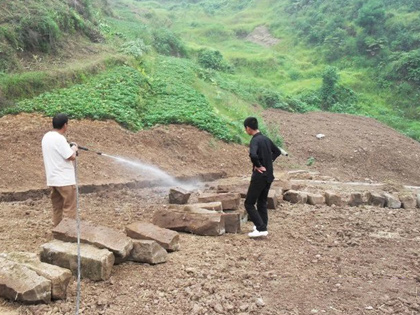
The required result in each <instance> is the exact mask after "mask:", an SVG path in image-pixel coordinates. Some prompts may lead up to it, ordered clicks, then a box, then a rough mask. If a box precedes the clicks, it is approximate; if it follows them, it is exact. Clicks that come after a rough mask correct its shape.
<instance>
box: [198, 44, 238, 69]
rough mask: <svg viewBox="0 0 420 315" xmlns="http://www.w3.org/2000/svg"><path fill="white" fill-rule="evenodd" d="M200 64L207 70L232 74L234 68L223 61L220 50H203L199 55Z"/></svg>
mask: <svg viewBox="0 0 420 315" xmlns="http://www.w3.org/2000/svg"><path fill="white" fill-rule="evenodd" d="M198 63H199V65H201V66H202V67H203V68H205V69H214V70H221V71H227V72H231V71H232V67H231V66H230V65H229V64H228V63H227V62H226V61H225V60H224V59H223V55H222V54H221V53H220V51H218V50H212V49H202V50H200V51H199V53H198Z"/></svg>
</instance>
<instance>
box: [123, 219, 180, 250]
mask: <svg viewBox="0 0 420 315" xmlns="http://www.w3.org/2000/svg"><path fill="white" fill-rule="evenodd" d="M125 232H126V233H127V235H128V236H129V237H131V238H133V239H137V240H152V241H156V242H157V243H158V244H160V245H161V246H162V247H163V248H164V249H166V250H167V251H168V252H173V251H177V250H179V249H180V245H179V234H178V233H177V232H175V231H171V230H169V229H164V228H161V227H159V226H156V225H154V224H151V223H146V222H135V223H132V224H130V225H128V226H127V227H126V228H125Z"/></svg>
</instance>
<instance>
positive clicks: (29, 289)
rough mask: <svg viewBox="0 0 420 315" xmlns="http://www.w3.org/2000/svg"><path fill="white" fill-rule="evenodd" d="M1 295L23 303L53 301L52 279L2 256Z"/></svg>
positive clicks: (0, 260)
mask: <svg viewBox="0 0 420 315" xmlns="http://www.w3.org/2000/svg"><path fill="white" fill-rule="evenodd" d="M0 296H1V297H4V298H7V299H9V300H12V301H16V302H22V303H28V304H31V303H49V302H51V281H49V280H48V279H46V278H44V277H42V276H39V275H38V274H37V273H36V272H35V271H33V270H31V269H29V268H28V267H26V266H24V265H22V264H20V263H16V262H14V261H12V260H9V259H6V258H3V257H0Z"/></svg>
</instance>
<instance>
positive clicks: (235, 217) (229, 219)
mask: <svg viewBox="0 0 420 315" xmlns="http://www.w3.org/2000/svg"><path fill="white" fill-rule="evenodd" d="M222 215H223V216H224V220H225V231H226V233H239V232H240V231H241V213H239V212H238V211H232V212H225V213H223V214H222Z"/></svg>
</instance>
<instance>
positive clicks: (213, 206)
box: [191, 201, 223, 212]
mask: <svg viewBox="0 0 420 315" xmlns="http://www.w3.org/2000/svg"><path fill="white" fill-rule="evenodd" d="M191 206H192V207H197V208H202V209H206V210H213V211H218V212H221V211H222V210H223V207H222V203H221V202H220V201H215V202H203V203H192V204H191Z"/></svg>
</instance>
